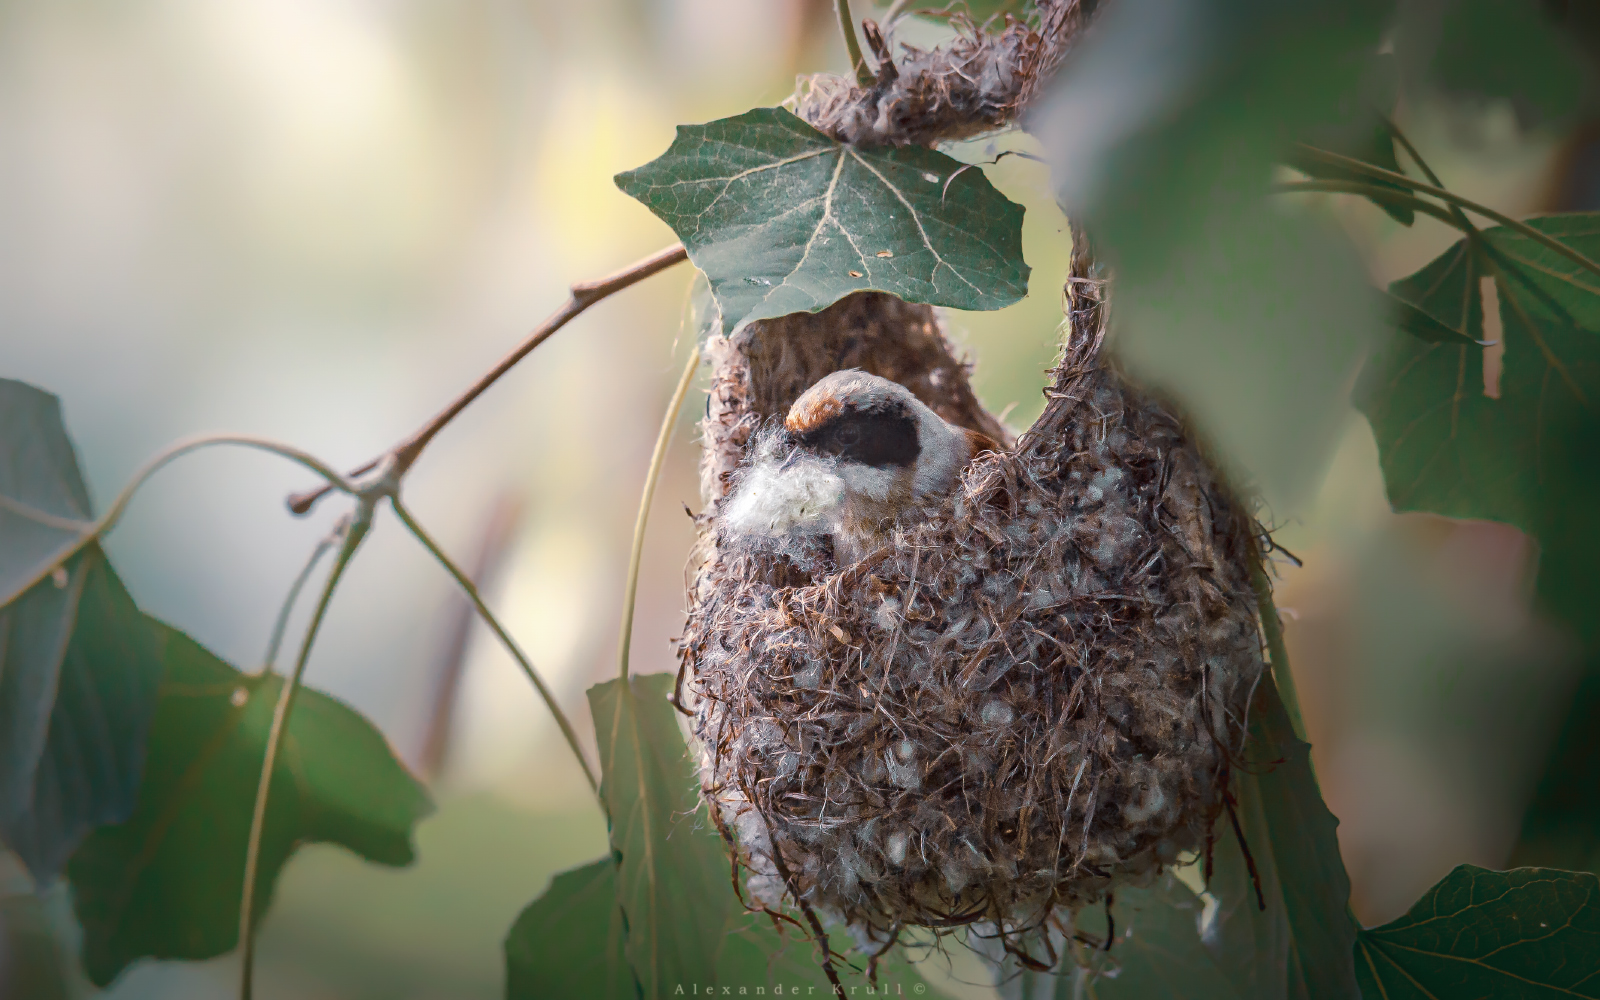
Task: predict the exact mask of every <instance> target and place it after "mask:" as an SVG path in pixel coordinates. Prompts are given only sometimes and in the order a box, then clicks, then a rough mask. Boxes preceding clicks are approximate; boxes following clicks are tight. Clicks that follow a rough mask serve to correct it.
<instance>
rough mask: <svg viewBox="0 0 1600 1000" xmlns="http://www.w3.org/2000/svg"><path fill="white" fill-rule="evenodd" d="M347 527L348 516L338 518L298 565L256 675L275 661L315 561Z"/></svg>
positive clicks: (264, 673)
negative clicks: (300, 564)
mask: <svg viewBox="0 0 1600 1000" xmlns="http://www.w3.org/2000/svg"><path fill="white" fill-rule="evenodd" d="M349 529H350V520H349V518H348V517H343V518H340V519H339V523H338V524H336V525H334V528H333V531H332V532H330V533H329V534H328V536H327V537H326V538H324V539H322V541H320V542H318V543H317V547H316V548H314V549H312V550H311V557H310V558H309V559H307V560H306V564H305V565H304V566H302V567H300V572H299V573H298V574H296V576H295V578H294V583H292V584H290V585H289V593H288V594H287V595H285V597H284V599H283V605H282V606H281V607H279V608H278V618H277V620H276V621H274V622H273V623H272V636H271V638H269V639H268V640H267V652H266V655H265V656H263V657H262V658H261V669H260V670H259V671H258V673H257V675H258V676H261V677H265V676H266V675H267V674H268V673H270V672H271V671H272V667H273V664H275V663H276V662H277V660H278V649H279V647H280V646H282V645H283V633H284V631H285V630H287V629H288V627H289V615H290V614H292V613H293V612H294V606H295V605H296V604H297V603H299V601H300V591H301V590H303V589H304V588H305V585H306V581H307V580H309V579H311V573H312V571H314V570H315V569H316V568H317V563H319V562H321V561H322V557H323V556H325V555H327V553H328V550H329V549H331V548H333V547H334V545H336V544H337V543H338V541H339V539H340V538H342V537H344V534H345V532H346V531H348V530H349Z"/></svg>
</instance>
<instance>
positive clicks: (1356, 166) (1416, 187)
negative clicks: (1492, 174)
mask: <svg viewBox="0 0 1600 1000" xmlns="http://www.w3.org/2000/svg"><path fill="white" fill-rule="evenodd" d="M1408 145H1409V144H1408ZM1300 149H1301V150H1302V151H1304V152H1305V153H1306V154H1307V155H1310V156H1313V157H1315V158H1317V159H1319V160H1321V161H1323V162H1324V163H1332V164H1335V165H1337V166H1341V167H1344V168H1345V169H1347V170H1350V171H1353V172H1355V173H1358V174H1363V175H1365V176H1367V177H1374V178H1377V179H1378V180H1384V181H1388V182H1389V183H1391V184H1399V185H1402V186H1404V187H1407V188H1410V189H1411V190H1413V191H1416V192H1417V193H1418V194H1425V195H1430V196H1432V197H1434V198H1438V199H1439V200H1440V201H1443V202H1446V203H1448V204H1451V205H1457V206H1460V207H1461V208H1464V209H1466V210H1467V211H1469V212H1473V213H1475V214H1477V215H1481V216H1483V217H1484V218H1486V219H1493V220H1494V221H1495V222H1498V223H1499V224H1500V225H1502V226H1505V227H1506V228H1507V229H1510V230H1512V231H1514V232H1516V233H1519V234H1521V235H1523V236H1526V237H1527V238H1528V239H1530V240H1533V241H1534V242H1535V243H1538V244H1539V245H1540V246H1543V247H1545V248H1546V249H1548V250H1551V251H1554V252H1555V253H1558V254H1560V255H1561V256H1563V257H1565V258H1567V259H1568V260H1570V261H1571V262H1572V263H1574V264H1577V265H1578V266H1579V267H1581V268H1583V269H1584V270H1585V271H1588V272H1589V273H1590V274H1593V275H1595V276H1597V277H1600V264H1596V263H1595V262H1594V261H1592V260H1590V259H1589V258H1588V257H1585V256H1584V255H1583V254H1581V253H1579V252H1578V251H1576V250H1574V249H1573V248H1572V247H1569V246H1567V245H1566V244H1565V243H1563V242H1561V241H1560V240H1558V239H1556V238H1555V237H1553V236H1549V235H1547V234H1545V233H1541V232H1539V230H1537V229H1535V228H1533V227H1532V226H1530V225H1528V224H1527V223H1526V222H1519V221H1517V220H1516V219H1513V218H1512V217H1511V216H1509V215H1505V214H1503V213H1500V212H1496V211H1495V210H1494V209H1492V208H1489V207H1488V206H1486V205H1480V204H1478V203H1477V202H1475V201H1468V200H1467V199H1466V198H1463V197H1461V196H1460V195H1458V194H1454V193H1452V192H1450V191H1447V190H1445V189H1444V188H1442V187H1438V186H1437V185H1434V184H1424V183H1422V182H1421V181H1418V180H1413V179H1411V178H1410V177H1407V176H1406V175H1405V174H1397V173H1395V172H1394V171H1393V170H1385V169H1383V168H1382V167H1374V166H1373V165H1372V164H1370V163H1363V162H1362V161H1360V160H1357V159H1353V158H1351V157H1348V156H1340V155H1339V154H1338V153H1330V152H1328V151H1327V150H1325V149H1318V148H1316V147H1315V146H1307V145H1306V144H1304V143H1301V144H1300Z"/></svg>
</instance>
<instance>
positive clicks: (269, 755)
mask: <svg viewBox="0 0 1600 1000" xmlns="http://www.w3.org/2000/svg"><path fill="white" fill-rule="evenodd" d="M372 506H373V501H372V500H371V499H365V498H364V499H363V500H362V501H361V504H360V506H359V507H358V508H357V509H356V514H355V517H354V518H353V519H352V520H351V522H350V527H349V528H348V529H347V530H346V531H345V534H344V544H342V545H341V546H340V547H339V555H338V556H337V557H336V558H335V559H334V562H333V568H332V569H331V570H329V571H328V579H327V581H326V582H325V583H323V585H322V596H320V597H319V598H317V608H316V610H315V611H314V612H312V614H311V623H310V624H309V625H307V626H306V634H305V638H304V639H303V640H301V642H300V654H299V656H297V657H296V658H295V663H294V671H293V672H292V673H291V674H290V675H289V677H288V678H287V679H286V680H285V681H284V683H283V689H282V690H281V691H280V692H279V694H278V704H277V707H276V708H275V709H274V710H273V713H272V728H270V729H268V730H267V749H266V753H265V755H264V756H263V758H262V761H261V778H260V781H259V782H258V784H257V785H256V807H255V813H254V814H253V815H252V816H251V817H250V836H249V839H248V840H247V841H246V842H245V851H244V888H243V892H242V894H241V897H240V900H239V946H240V948H241V949H243V955H244V961H243V965H242V968H241V971H240V974H239V1000H250V996H251V993H252V991H253V989H254V984H253V982H252V980H253V979H254V973H255V958H256V942H255V895H256V877H257V870H258V868H259V867H260V864H261V837H262V832H263V830H264V829H265V827H266V822H267V801H268V798H269V797H270V795H271V792H272V774H273V772H274V771H275V770H276V769H277V766H278V753H279V751H280V750H281V749H282V747H283V740H284V734H285V733H287V732H288V729H289V714H290V713H291V712H293V711H294V702H295V695H296V694H297V693H299V691H300V680H301V678H302V677H304V676H305V672H306V662H307V661H308V660H309V659H310V658H311V646H312V643H314V642H315V641H316V639H317V631H318V630H319V629H320V628H321V627H322V619H323V617H324V616H325V615H326V614H327V612H328V602H329V601H331V600H332V599H333V591H334V588H335V587H337V586H338V585H339V578H340V577H342V576H344V571H345V567H347V566H349V565H350V559H351V557H352V556H354V555H355V552H356V547H357V546H359V545H360V544H361V541H362V539H364V538H365V537H366V535H367V529H368V528H370V527H372Z"/></svg>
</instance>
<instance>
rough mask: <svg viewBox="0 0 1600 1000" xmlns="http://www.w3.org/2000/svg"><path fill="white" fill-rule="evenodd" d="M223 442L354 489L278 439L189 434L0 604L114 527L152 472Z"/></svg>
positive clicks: (0, 599)
mask: <svg viewBox="0 0 1600 1000" xmlns="http://www.w3.org/2000/svg"><path fill="white" fill-rule="evenodd" d="M225 444H227V445H238V446H240V447H245V448H255V449H258V450H260V451H266V452H271V453H272V454H274V455H279V456H282V457H283V458H287V459H289V460H290V461H291V462H298V463H299V464H301V465H303V466H305V467H306V468H307V469H310V470H311V471H312V472H315V473H316V474H317V475H319V476H321V477H323V478H324V479H326V480H327V481H328V485H327V486H324V487H323V489H324V490H338V491H339V492H341V493H354V492H355V487H354V486H353V485H352V484H351V483H349V482H348V481H346V480H345V478H344V477H343V476H341V475H339V474H338V473H337V472H335V471H333V467H332V466H330V465H328V464H326V463H325V462H323V461H321V460H320V459H318V458H316V457H315V456H313V455H311V454H308V453H307V452H304V451H301V450H300V449H298V448H295V447H293V446H291V445H287V444H283V443H281V442H278V441H273V440H270V439H268V438H258V437H251V436H249V435H244V434H208V435H206V436H204V437H197V438H188V439H186V440H183V441H178V442H176V443H174V444H172V445H169V446H168V447H167V448H165V449H164V450H162V451H161V452H159V453H157V454H156V456H155V457H154V458H152V459H150V460H149V461H148V462H146V463H145V464H144V465H143V466H141V467H140V468H139V470H138V471H137V472H135V473H134V474H133V478H132V479H130V480H129V481H128V485H126V486H124V487H123V488H122V492H121V493H118V494H117V497H116V499H115V500H113V501H112V502H111V506H110V507H109V508H107V509H106V512H105V513H104V514H102V515H100V517H99V518H98V519H96V520H95V521H94V522H93V523H92V524H90V525H89V526H88V527H86V528H84V530H83V532H82V533H81V534H79V535H78V537H76V538H74V539H72V540H71V541H70V542H68V543H67V544H65V545H63V546H62V547H61V548H60V549H57V550H56V551H55V552H53V553H51V554H50V555H49V556H47V557H45V558H44V559H43V560H42V561H41V562H40V563H39V565H38V566H36V567H34V569H33V570H32V571H31V572H29V573H27V574H26V575H24V576H23V577H22V582H21V583H19V584H17V585H16V586H15V587H13V588H12V589H11V590H9V591H6V592H4V593H0V608H4V607H5V606H6V605H8V604H10V603H11V602H12V601H15V600H16V599H17V598H19V597H21V596H22V595H23V594H25V593H27V592H28V591H29V590H31V589H33V587H34V585H36V584H37V583H39V581H41V580H43V579H44V578H45V577H47V576H49V575H50V574H51V573H53V572H55V569H56V567H57V566H60V565H61V564H62V563H64V562H66V561H67V560H68V559H71V558H72V557H73V556H75V555H77V554H78V553H79V552H81V551H83V549H84V548H85V547H86V546H88V545H89V544H91V543H93V542H95V541H97V540H99V539H100V538H101V536H103V535H105V534H106V533H107V532H109V531H110V530H111V529H112V528H114V527H116V526H117V522H118V521H120V520H121V519H122V515H123V513H124V512H125V511H126V510H127V509H128V503H129V502H130V501H131V500H132V499H133V496H134V494H135V493H137V492H138V491H139V488H140V487H142V486H143V485H144V484H145V483H146V482H147V481H148V480H149V479H150V477H151V476H153V475H155V474H156V473H157V472H159V471H160V470H161V469H162V468H164V467H165V466H167V465H168V464H170V463H171V462H172V461H173V460H174V459H176V458H179V457H180V456H183V455H187V454H188V453H189V452H191V451H198V450H200V449H201V448H210V447H213V446H215V445H225Z"/></svg>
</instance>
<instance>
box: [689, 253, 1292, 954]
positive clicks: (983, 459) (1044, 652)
mask: <svg viewBox="0 0 1600 1000" xmlns="http://www.w3.org/2000/svg"><path fill="white" fill-rule="evenodd" d="M1069 301H1070V302H1071V324H1070V331H1069V335H1068V342H1067V346H1066V349H1065V351H1064V353H1063V355H1062V357H1061V359H1060V361H1059V363H1058V364H1057V366H1056V367H1055V368H1054V369H1052V371H1051V374H1052V375H1053V377H1054V380H1053V384H1052V385H1051V387H1050V388H1049V389H1048V390H1047V392H1046V395H1047V397H1048V405H1047V406H1046V408H1045V411H1044V413H1043V415H1042V416H1040V418H1039V420H1038V421H1037V422H1036V423H1035V424H1034V425H1033V427H1032V428H1030V429H1029V430H1028V431H1027V432H1026V433H1024V434H1023V435H1022V437H1021V439H1020V441H1019V442H1015V443H1013V442H1011V441H1010V440H1009V438H1008V436H1007V435H1005V434H1004V431H1003V428H1002V427H1001V425H1000V424H999V423H998V421H996V420H994V419H993V418H992V417H990V416H989V415H988V414H987V413H985V412H984V411H983V409H982V408H981V407H980V406H979V405H978V403H977V401H976V400H975V398H974V397H973V395H972V391H971V389H970V387H969V385H968V381H967V369H966V368H965V367H964V366H963V365H962V364H961V363H960V362H959V361H958V360H957V359H956V358H955V357H954V356H953V355H952V353H951V350H950V347H949V345H948V343H947V342H946V341H945V339H944V337H943V335H942V333H941V331H940V328H939V325H938V322H937V319H936V318H935V315H934V313H933V311H932V310H931V309H928V308H925V307H920V306H911V305H907V304H905V303H903V302H901V301H899V300H897V299H894V298H891V297H889V296H885V295H881V294H877V293H863V294H858V295H855V296H852V297H850V298H848V299H845V300H843V301H842V302H840V303H838V304H836V305H835V306H833V307H831V308H829V309H827V310H825V311H823V312H821V313H819V314H816V315H799V316H789V317H784V318H782V319H779V320H773V321H768V322H764V323H752V324H749V325H748V326H747V327H745V328H744V329H743V330H742V331H740V332H736V333H735V334H734V335H733V336H732V337H731V338H720V337H717V338H713V339H712V341H711V343H710V348H709V350H710V356H711V359H712V364H713V367H714V383H713V386H712V389H711V395H710V399H709V401H708V406H707V416H706V420H705V423H704V425H703V432H704V445H705V451H704V460H703V466H702V470H703V471H702V485H703V488H704V491H705V500H706V502H707V510H708V512H709V513H708V514H706V515H702V517H701V519H700V528H701V542H700V545H699V547H698V548H697V550H696V556H695V559H694V561H693V563H692V565H691V578H692V584H691V593H690V603H691V607H690V612H689V619H688V623H687V626H686V631H685V635H684V637H683V640H682V643H681V647H680V648H681V654H682V658H683V671H682V673H681V675H680V691H679V696H680V699H681V702H682V704H683V705H685V706H687V708H688V710H690V711H691V712H692V718H693V729H694V733H695V735H696V737H697V741H696V742H697V743H698V753H699V757H700V761H699V762H700V773H701V782H702V791H703V794H704V796H705V798H706V799H707V801H708V802H709V803H710V805H711V807H712V810H711V811H712V815H713V817H714V819H715V821H716V823H717V825H718V828H719V829H720V830H721V831H722V833H723V835H724V837H725V838H726V839H727V840H728V842H729V844H730V845H731V847H732V848H733V850H734V859H735V862H736V864H738V865H740V866H742V867H743V868H744V869H745V871H746V874H747V876H748V877H747V879H746V885H747V886H748V888H749V890H750V894H751V896H752V898H753V899H754V901H755V903H756V904H757V905H759V906H762V907H768V908H773V909H779V908H781V907H783V906H785V905H790V904H791V903H792V902H794V901H798V902H799V903H800V904H801V905H802V908H803V909H806V910H807V911H808V915H809V914H810V913H820V914H821V915H823V916H824V917H826V918H831V919H834V920H838V921H843V922H844V923H846V924H847V925H848V926H849V928H850V929H851V930H852V931H853V932H854V934H855V936H856V939H857V941H858V943H859V944H860V945H861V946H862V947H863V948H864V949H868V950H879V949H882V948H885V947H887V945H888V944H889V943H891V942H892V941H894V940H895V939H896V938H897V937H898V935H899V933H900V931H901V930H902V929H903V928H906V927H913V926H921V927H933V928H951V927H956V926H960V925H966V924H974V923H980V922H982V923H985V924H989V925H993V926H994V927H996V928H999V930H1000V933H1001V936H1002V937H1003V938H1004V939H1005V941H1006V943H1007V945H1008V948H1009V947H1010V946H1011V944H1012V943H1013V942H1016V941H1020V940H1022V937H1023V936H1025V935H1028V934H1031V933H1033V932H1035V931H1037V930H1038V928H1040V927H1041V926H1042V925H1044V924H1045V922H1046V921H1047V920H1048V919H1049V918H1050V917H1051V916H1052V915H1053V914H1055V913H1057V912H1058V911H1060V910H1062V909H1065V910H1076V909H1077V908H1079V907H1082V906H1085V905H1087V904H1089V903H1092V902H1095V901H1097V900H1100V899H1102V898H1103V897H1104V896H1105V895H1106V894H1107V893H1108V892H1110V891H1111V890H1113V889H1114V888H1115V887H1116V886H1118V885H1120V884H1127V883H1133V884H1144V883H1147V882H1148V881H1149V880H1151V879H1153V878H1154V877H1155V875H1156V874H1158V873H1159V872H1160V871H1161V869H1162V868H1163V866H1166V865H1169V864H1172V863H1173V862H1174V861H1175V860H1176V859H1177V858H1178V857H1179V855H1180V854H1182V853H1184V852H1186V851H1194V852H1200V851H1205V850H1208V849H1209V843H1210V835H1211V831H1212V829H1213V826H1214V820H1215V819H1216V818H1217V816H1218V814H1219V811H1220V810H1221V809H1222V808H1223V798H1224V794H1225V788H1226V784H1227V773H1228V767H1229V762H1230V760H1233V759H1235V758H1236V757H1237V755H1238V753H1239V751H1240V749H1241V747H1242V744H1243V739H1244V733H1245V717H1244V716H1245V706H1246V705H1247V704H1248V702H1249V698H1250V695H1251V692H1252V690H1253V689H1254V686H1255V684H1256V682H1257V680H1258V678H1259V677H1260V675H1261V672H1262V669H1263V661H1262V656H1261V647H1260V640H1259V636H1258V627H1257V619H1256V603H1255V598H1254V595H1253V593H1252V590H1251V586H1250V576H1249V567H1250V566H1251V560H1253V559H1255V558H1257V554H1258V549H1257V545H1258V541H1257V535H1256V532H1257V529H1256V525H1255V523H1254V521H1253V519H1252V518H1251V516H1250V515H1249V513H1248V512H1247V511H1246V510H1245V508H1244V507H1243V506H1242V505H1241V504H1240V503H1239V502H1238V501H1236V500H1235V499H1233V498H1232V497H1231V496H1230V495H1229V494H1228V492H1227V490H1226V489H1225V488H1224V486H1223V484H1222V482H1221V479H1220V477H1219V476H1217V475H1216V474H1214V473H1213V472H1212V471H1211V468H1210V466H1208V464H1207V462H1206V460H1205V459H1204V457H1203V455H1202V453H1201V450H1200V449H1199V447H1198V446H1197V445H1196V443H1195V441H1194V438H1193V437H1192V435H1191V433H1190V432H1189V431H1188V430H1186V428H1185V426H1184V423H1183V421H1182V420H1180V419H1179V418H1178V416H1176V415H1175V414H1174V412H1173V410H1172V409H1171V408H1170V407H1168V406H1167V405H1165V404H1163V403H1162V402H1161V401H1159V400H1158V399H1156V398H1154V397H1153V396H1151V395H1149V394H1147V393H1145V392H1142V391H1140V390H1139V389H1137V388H1136V387H1134V386H1133V385H1131V384H1130V383H1129V382H1128V381H1127V380H1126V379H1125V378H1124V377H1123V376H1122V375H1121V374H1119V373H1118V371H1117V370H1116V368H1115V367H1114V366H1113V365H1111V364H1110V363H1108V362H1107V361H1106V360H1105V359H1104V358H1103V357H1102V356H1101V354H1100V344H1101V339H1102V334H1103V331H1104V321H1105V315H1104V305H1103V302H1102V301H1101V299H1100V286H1099V284H1098V283H1097V282H1094V281H1091V280H1086V279H1081V278H1080V279H1075V280H1074V281H1073V282H1072V284H1071V286H1070V288H1069ZM851 367H859V368H863V369H865V370H867V371H869V372H872V373H874V374H878V375H882V376H884V377H886V378H890V379H893V380H895V381H898V382H900V383H902V384H903V385H905V386H906V387H908V388H909V389H911V390H912V391H913V392H914V393H915V394H916V395H917V396H918V397H919V398H920V399H922V400H923V401H924V402H925V403H927V404H928V405H929V406H930V407H932V408H933V409H934V410H935V411H936V412H938V413H939V414H940V415H941V416H943V417H944V418H945V419H946V420H948V421H950V422H951V423H954V424H958V425H961V426H965V427H969V428H972V429H975V430H980V431H983V432H984V433H987V434H989V435H990V436H991V437H995V438H996V439H997V440H1002V441H1003V442H1005V445H1006V446H1005V447H1004V448H1002V449H1001V450H1000V451H998V452H990V453H985V454H983V455H980V456H979V457H978V458H977V459H976V460H974V462H973V463H972V464H971V465H970V466H969V467H968V469H967V470H966V472H965V473H964V474H963V476H962V479H961V482H960V485H959V486H958V487H957V488H956V490H955V491H954V493H953V495H951V496H950V497H948V498H946V499H945V500H944V501H943V502H941V503H939V504H937V505H935V506H934V507H932V508H930V509H928V510H926V511H923V512H922V514H921V516H920V517H919V518H918V519H917V523H908V524H901V525H899V526H897V527H896V529H895V530H894V532H893V535H892V538H893V543H892V544H891V545H889V546H887V547H885V548H883V549H881V550H879V551H878V552H877V553H875V554H873V555H872V556H869V557H868V558H866V559H864V560H863V561H861V562H859V563H857V564H855V565H851V566H837V565H834V563H833V557H832V554H831V550H823V549H820V548H819V549H818V550H816V551H814V552H796V551H794V550H793V549H790V550H787V551H783V552H774V551H763V550H760V549H757V548H753V547H751V546H749V545H747V544H745V543H743V542H740V541H735V540H732V539H729V538H726V537H721V536H719V533H718V526H717V515H716V505H717V503H718V501H720V500H721V499H722V498H723V496H724V495H725V494H726V493H727V492H728V491H729V489H730V487H731V485H732V484H733V483H734V482H735V481H736V478H737V475H738V470H739V465H740V462H741V460H742V459H743V458H744V449H745V447H746V444H747V442H748V441H749V440H750V437H751V433H752V432H753V431H755V430H756V429H758V428H759V427H761V426H763V425H764V424H765V423H766V422H768V421H771V420H773V419H775V418H781V417H782V415H783V414H784V413H785V412H786V411H787V409H788V407H789V405H790V403H792V402H793V400H794V399H795V398H796V397H797V396H798V395H799V394H800V392H801V391H803V390H804V389H805V388H806V387H807V386H809V385H810V384H812V383H813V382H815V381H816V380H818V379H819V378H821V377H822V376H824V375H826V374H828V373H829V372H832V371H835V370H839V369H842V368H851ZM1045 939H1046V940H1048V938H1047V937H1046V938H1045Z"/></svg>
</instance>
